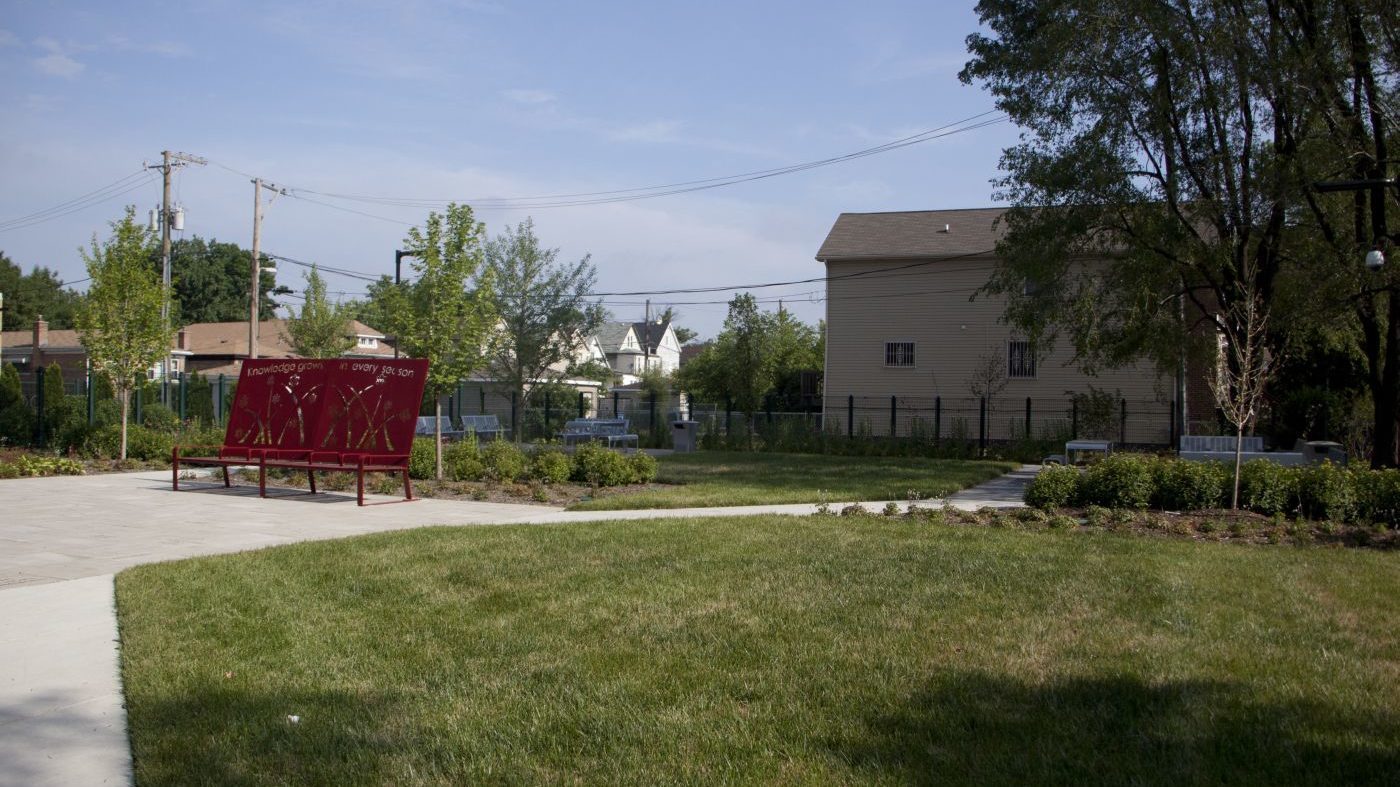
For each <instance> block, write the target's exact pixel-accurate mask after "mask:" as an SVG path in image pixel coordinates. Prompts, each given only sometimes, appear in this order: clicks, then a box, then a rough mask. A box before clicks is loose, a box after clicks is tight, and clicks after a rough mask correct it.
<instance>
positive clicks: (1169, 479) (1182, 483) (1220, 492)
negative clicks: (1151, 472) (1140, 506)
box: [1153, 459, 1234, 511]
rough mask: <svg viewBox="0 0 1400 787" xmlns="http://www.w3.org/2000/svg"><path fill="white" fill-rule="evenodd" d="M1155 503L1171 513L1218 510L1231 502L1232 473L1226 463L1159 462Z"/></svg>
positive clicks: (1172, 460) (1155, 478) (1170, 460)
mask: <svg viewBox="0 0 1400 787" xmlns="http://www.w3.org/2000/svg"><path fill="white" fill-rule="evenodd" d="M1154 483H1155V485H1156V487H1157V489H1156V494H1155V495H1154V496H1153V504H1154V505H1156V506H1157V507H1158V508H1162V509H1167V510H1172V511H1200V510H1201V509H1204V508H1218V507H1220V506H1221V505H1222V503H1226V502H1227V501H1228V500H1229V494H1230V488H1231V485H1232V484H1233V483H1234V473H1233V470H1232V469H1231V468H1230V467H1228V466H1227V465H1225V464H1224V463H1223V462H1188V461H1185V460H1182V459H1168V460H1163V461H1159V462H1157V467H1156V473H1155V477H1154Z"/></svg>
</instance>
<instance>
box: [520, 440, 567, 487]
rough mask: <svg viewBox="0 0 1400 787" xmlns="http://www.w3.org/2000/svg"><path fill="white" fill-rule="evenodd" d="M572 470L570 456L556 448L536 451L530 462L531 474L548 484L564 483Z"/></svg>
mask: <svg viewBox="0 0 1400 787" xmlns="http://www.w3.org/2000/svg"><path fill="white" fill-rule="evenodd" d="M572 470H573V466H572V463H571V462H570V461H569V457H568V456H566V455H565V454H564V453H563V452H562V451H556V450H554V449H548V448H547V449H542V450H539V451H536V452H535V456H534V457H533V458H532V459H531V462H530V475H531V476H533V477H534V478H536V479H538V480H540V481H543V482H544V483H546V484H562V483H564V482H565V481H568V480H569V474H570V472H571V471H572Z"/></svg>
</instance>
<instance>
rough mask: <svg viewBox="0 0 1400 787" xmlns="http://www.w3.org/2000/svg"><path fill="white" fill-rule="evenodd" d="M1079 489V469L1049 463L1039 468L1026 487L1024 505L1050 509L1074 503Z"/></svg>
mask: <svg viewBox="0 0 1400 787" xmlns="http://www.w3.org/2000/svg"><path fill="white" fill-rule="evenodd" d="M1078 489H1079V470H1078V469H1076V468H1073V467H1068V466H1066V465H1051V466H1049V467H1046V468H1045V469H1043V470H1041V471H1040V472H1039V473H1038V474H1037V475H1036V477H1035V478H1033V479H1031V482H1030V485H1029V486H1027V487H1026V494H1025V498H1024V499H1025V501H1026V505H1028V506H1032V507H1034V508H1039V509H1042V510H1045V511H1050V510H1052V509H1056V508H1064V507H1065V506H1068V505H1071V504H1073V503H1074V501H1075V499H1076V497H1077V493H1078Z"/></svg>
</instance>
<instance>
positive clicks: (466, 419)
mask: <svg viewBox="0 0 1400 787" xmlns="http://www.w3.org/2000/svg"><path fill="white" fill-rule="evenodd" d="M459 420H460V421H461V424H462V431H464V432H499V431H501V420H500V419H499V418H497V417H496V416H494V415H464V416H461V417H460V419H459Z"/></svg>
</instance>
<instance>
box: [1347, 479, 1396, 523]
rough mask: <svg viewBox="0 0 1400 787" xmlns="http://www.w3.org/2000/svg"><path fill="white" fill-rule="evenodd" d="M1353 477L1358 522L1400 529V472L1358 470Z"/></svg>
mask: <svg viewBox="0 0 1400 787" xmlns="http://www.w3.org/2000/svg"><path fill="white" fill-rule="evenodd" d="M1351 477H1352V481H1353V487H1354V489H1355V495H1356V519H1357V521H1359V522H1370V523H1373V524H1378V525H1387V526H1389V527H1392V528H1394V527H1400V470H1394V469H1391V470H1357V471H1353V473H1352V475H1351Z"/></svg>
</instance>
